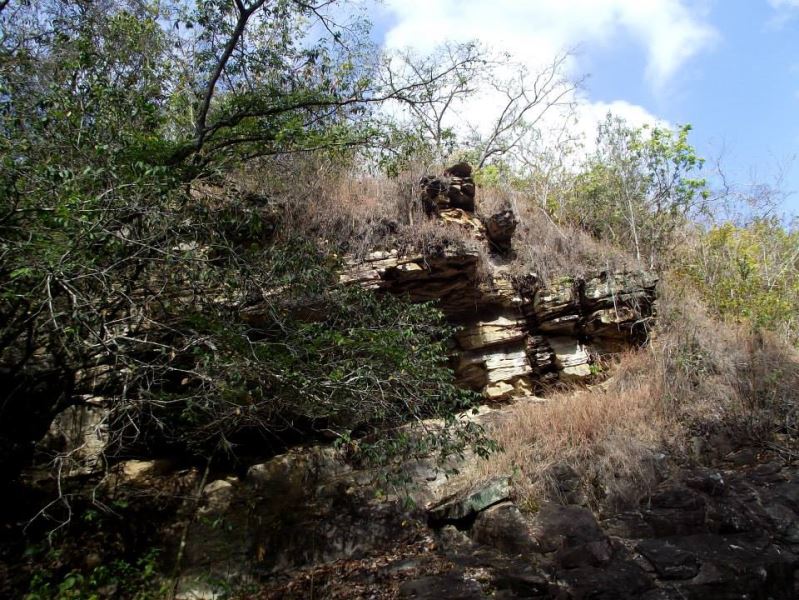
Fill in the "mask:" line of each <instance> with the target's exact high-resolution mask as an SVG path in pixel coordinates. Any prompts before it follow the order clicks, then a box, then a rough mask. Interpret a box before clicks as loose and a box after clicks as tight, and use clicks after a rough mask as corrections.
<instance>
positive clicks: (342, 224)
mask: <svg viewBox="0 0 799 600" xmlns="http://www.w3.org/2000/svg"><path fill="white" fill-rule="evenodd" d="M440 170H441V169H440V168H439V167H431V166H428V165H417V166H415V167H413V168H411V169H408V170H406V171H405V172H403V173H402V174H400V176H398V177H396V178H388V177H386V176H385V175H380V174H378V175H371V174H367V173H363V172H359V171H357V170H356V169H349V170H348V169H342V168H341V165H338V164H335V163H333V162H331V161H324V160H320V159H319V158H318V157H308V158H298V157H292V158H290V159H286V158H281V159H270V160H269V161H268V162H264V163H263V164H262V165H261V166H260V167H259V168H257V169H250V170H248V171H247V172H243V173H239V174H237V175H236V177H235V180H236V187H237V188H238V189H240V190H242V191H244V192H248V193H255V194H257V195H260V196H262V197H265V198H267V199H268V200H269V201H270V202H272V203H273V204H275V205H276V206H279V207H280V209H281V211H282V212H283V214H284V218H283V219H282V221H283V223H284V225H283V227H284V228H285V229H287V230H289V231H290V232H292V233H299V234H301V235H304V236H307V237H309V238H314V239H318V240H320V241H323V243H325V244H327V245H328V247H329V248H330V249H331V250H332V251H334V252H336V253H340V254H347V255H350V256H353V257H355V258H360V257H363V256H365V255H366V254H367V253H369V252H371V251H373V250H379V249H396V250H398V251H399V252H400V253H405V254H413V253H429V252H435V251H438V250H440V249H442V248H444V247H460V248H468V249H471V250H476V251H479V252H485V251H486V244H484V243H481V242H478V241H476V240H475V239H474V237H473V236H472V235H471V233H470V232H469V231H468V230H466V229H464V228H462V227H459V226H457V225H453V224H447V223H442V222H441V221H440V220H435V219H431V218H429V217H427V216H426V215H425V214H424V212H423V210H422V207H421V203H420V202H419V201H418V198H419V196H420V193H421V190H420V188H419V180H420V179H421V177H422V176H424V175H426V174H430V173H436V172H440ZM287 182H288V183H287ZM476 205H477V206H476V208H477V210H476V212H477V215H478V216H480V217H488V216H490V215H492V214H495V213H497V212H500V211H502V210H505V209H508V208H510V209H511V210H513V212H514V213H515V215H516V217H517V219H518V222H519V224H518V227H517V229H516V233H515V235H514V239H513V247H514V254H513V255H512V256H511V257H509V259H508V271H509V272H510V273H511V274H512V275H516V276H525V275H527V274H529V273H535V274H536V275H538V277H540V278H541V279H543V280H544V281H548V280H552V279H554V278H557V277H559V276H562V275H564V274H569V275H576V276H580V275H585V274H589V273H596V272H598V271H603V270H619V269H631V268H635V267H636V264H635V261H634V260H633V259H632V258H631V257H630V256H629V255H628V254H626V253H625V252H623V251H622V250H620V249H618V248H616V247H614V246H613V245H610V244H607V243H602V242H600V241H598V240H596V239H595V238H593V237H592V236H591V235H590V234H588V233H587V232H585V231H583V230H581V229H579V228H577V227H573V226H570V225H568V224H556V223H555V222H554V221H553V220H552V219H551V218H550V216H549V215H548V214H547V213H546V212H545V211H544V210H543V209H542V208H540V206H538V204H537V203H536V202H534V201H533V200H532V199H531V198H530V197H529V196H528V195H526V194H525V193H523V192H519V191H516V190H512V189H510V188H509V187H479V188H478V191H477V200H476Z"/></svg>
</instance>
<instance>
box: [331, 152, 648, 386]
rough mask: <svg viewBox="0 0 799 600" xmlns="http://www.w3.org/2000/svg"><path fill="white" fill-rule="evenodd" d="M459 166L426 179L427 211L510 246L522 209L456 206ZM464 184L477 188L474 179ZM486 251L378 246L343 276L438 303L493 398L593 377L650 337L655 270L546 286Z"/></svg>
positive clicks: (465, 366)
mask: <svg viewBox="0 0 799 600" xmlns="http://www.w3.org/2000/svg"><path fill="white" fill-rule="evenodd" d="M467 166H468V165H467ZM455 174H458V175H457V176H458V177H460V178H461V179H465V178H466V177H470V175H471V171H470V170H467V169H466V168H465V167H464V166H463V165H455V166H453V167H451V168H450V169H449V170H448V171H447V172H446V173H445V175H444V176H443V177H440V178H434V177H429V178H425V179H426V180H427V183H426V186H424V185H423V197H422V198H421V201H422V202H423V203H429V202H431V201H433V200H435V210H433V211H432V212H431V217H430V218H435V219H439V220H440V221H442V226H444V224H445V223H450V224H454V225H456V226H459V227H462V228H463V229H464V230H465V231H467V232H469V234H470V235H471V237H472V238H473V239H474V241H475V243H476V244H484V245H485V246H486V250H487V251H488V254H489V255H490V254H491V253H495V254H505V253H507V252H508V251H510V249H511V241H512V236H513V232H514V230H515V226H516V217H515V216H514V215H513V213H512V212H510V211H503V212H502V213H499V214H497V215H492V216H489V217H487V218H483V219H479V218H477V217H476V216H475V215H474V214H472V213H471V212H470V210H468V209H466V208H462V207H453V204H452V202H451V198H450V196H449V195H448V194H449V191H448V190H449V189H451V188H450V187H447V185H449V184H448V183H447V182H448V181H450V180H449V179H448V178H451V177H453V176H454V175H455ZM423 183H424V180H423ZM459 185H460V184H459ZM460 189H461V192H462V189H463V187H462V186H461V188H460ZM467 189H468V190H469V194H473V191H474V190H473V187H470V188H467ZM461 192H459V193H461ZM472 197H473V196H472ZM485 255H486V253H485V252H483V253H481V252H478V251H477V250H475V249H466V248H460V249H459V248H449V249H445V250H443V251H441V252H438V253H437V254H434V255H421V254H420V255H415V256H401V255H399V253H397V252H396V251H391V252H374V253H372V254H371V255H369V256H367V257H366V258H365V259H361V260H354V259H351V260H350V261H349V267H348V269H347V270H346V271H345V272H344V273H343V274H342V275H341V281H342V282H344V283H351V284H359V285H364V286H366V287H369V288H373V289H375V290H382V291H384V292H388V293H392V294H397V295H401V296H404V297H408V298H409V299H410V300H411V301H430V300H435V301H437V302H438V305H439V307H440V308H441V309H442V310H443V311H444V313H445V314H446V315H447V316H448V317H450V318H451V319H452V320H453V321H454V322H456V323H458V324H459V325H460V326H461V327H462V329H461V331H460V332H459V333H458V334H457V335H456V336H455V343H456V345H457V351H456V354H457V356H456V357H455V360H454V361H453V362H454V368H455V372H456V374H457V376H458V378H459V381H460V383H461V384H462V385H465V386H468V387H471V388H473V389H476V390H480V391H482V392H483V393H484V395H485V396H486V397H487V398H489V399H502V398H507V397H511V396H525V395H529V394H532V393H533V392H534V390H535V389H536V388H537V387H539V386H541V385H544V384H548V383H552V382H554V381H557V380H560V381H579V380H583V379H586V378H589V377H592V376H593V375H594V374H595V373H596V372H597V371H598V370H600V369H599V368H600V366H601V360H602V358H603V357H605V356H607V355H609V354H613V353H616V352H619V351H621V350H624V349H625V348H628V347H629V346H631V345H637V344H641V343H643V342H644V341H645V340H646V338H647V336H648V332H649V329H650V327H651V324H652V321H653V319H654V316H655V300H656V284H657V275H656V274H655V273H653V272H649V271H624V272H601V273H597V274H595V275H594V276H590V277H571V276H564V277H562V278H560V279H557V280H555V281H552V282H551V283H549V284H548V285H544V284H543V283H541V281H540V279H539V278H538V277H537V275H536V274H535V273H530V274H528V275H527V276H524V277H518V276H516V277H511V276H510V275H509V274H508V273H507V272H506V271H505V268H504V267H501V266H496V265H495V263H494V261H491V260H488V261H486V260H485V259H481V256H485ZM496 262H497V263H499V262H501V261H496Z"/></svg>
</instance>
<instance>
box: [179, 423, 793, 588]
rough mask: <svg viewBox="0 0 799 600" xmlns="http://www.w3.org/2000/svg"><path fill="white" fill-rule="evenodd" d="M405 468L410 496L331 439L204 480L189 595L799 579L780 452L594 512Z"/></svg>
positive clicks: (741, 584) (778, 583)
mask: <svg viewBox="0 0 799 600" xmlns="http://www.w3.org/2000/svg"><path fill="white" fill-rule="evenodd" d="M497 412H500V411H497ZM487 414H489V415H490V414H491V413H487ZM466 460H468V459H466ZM407 466H408V473H409V474H410V475H411V476H412V479H413V481H414V482H415V487H414V488H412V490H411V495H412V498H413V500H414V501H415V503H416V504H415V508H411V509H403V508H402V505H401V503H400V502H398V500H399V499H398V498H396V497H391V496H388V497H382V498H381V497H375V495H374V494H373V493H372V492H371V491H370V490H371V487H370V486H371V481H372V480H371V478H370V477H369V474H368V473H365V472H362V471H357V470H353V469H351V468H349V467H345V466H342V465H341V464H340V463H338V462H337V461H336V460H335V458H334V456H333V454H332V452H331V451H329V450H325V449H321V448H313V449H309V450H305V451H297V452H292V453H289V454H287V455H283V456H278V457H275V458H273V459H272V460H270V461H268V462H266V463H263V464H259V465H255V466H253V467H251V468H250V469H249V471H248V472H247V474H246V476H245V477H244V478H243V479H241V480H240V479H237V478H230V477H228V478H226V479H217V480H215V481H212V482H210V483H208V484H207V485H206V486H205V488H204V490H203V494H202V499H201V502H200V507H199V514H200V518H198V519H197V520H196V522H195V523H193V524H192V526H191V530H190V535H189V536H188V539H187V551H186V555H185V563H184V567H185V568H184V576H183V578H182V579H181V587H180V589H181V591H182V595H180V596H179V597H185V598H189V597H191V593H198V592H201V593H210V592H211V591H210V590H207V589H204V588H203V587H202V586H203V585H204V584H203V581H207V579H208V575H209V574H211V575H213V574H218V575H219V576H225V577H232V576H235V575H239V576H241V577H243V578H245V579H249V580H260V581H261V582H262V585H266V586H267V588H269V586H272V585H273V586H274V590H275V593H276V594H279V595H280V596H281V597H292V598H293V597H296V598H302V597H307V595H308V593H309V592H308V590H307V589H306V590H305V591H304V592H303V591H301V589H298V587H297V586H299V588H302V585H303V583H302V582H307V581H308V580H309V579H315V580H316V584H315V585H317V586H319V588H318V589H319V590H324V589H327V590H328V591H329V590H330V589H333V588H336V587H337V586H339V589H340V586H344V589H346V590H347V591H346V592H345V591H343V590H342V591H340V594H339V595H337V596H335V597H397V596H399V597H400V598H430V599H433V598H447V599H451V598H474V599H482V598H494V597H502V598H530V597H535V598H562V599H578V598H644V599H647V600H655V599H671V598H675V599H676V598H696V599H704V598H763V599H766V598H774V599H784V600H788V599H792V598H795V597H796V593H797V591H799V587H797V582H799V580H797V579H796V575H797V574H798V573H799V558H797V552H799V528H797V525H796V523H797V518H799V483H797V481H799V478H798V477H799V472H798V471H797V469H796V466H795V465H790V464H787V465H786V464H785V463H784V462H783V461H780V460H773V457H772V459H769V458H768V457H763V460H761V461H760V462H757V461H756V462H755V463H752V464H747V465H745V466H743V467H742V466H741V465H739V464H737V462H735V461H730V460H725V461H723V462H722V463H721V464H719V465H718V466H717V467H716V468H713V469H711V468H693V469H677V470H673V471H671V472H670V474H669V475H666V474H665V473H664V475H663V478H662V479H661V480H660V483H659V484H657V486H656V487H655V488H654V489H653V490H651V492H650V493H648V494H647V495H645V496H644V498H643V499H642V500H641V501H640V503H638V505H637V506H633V507H632V508H630V509H625V510H624V511H622V512H614V511H608V512H600V515H599V516H597V515H596V514H594V513H593V512H592V511H591V510H589V509H588V508H586V507H585V506H579V505H575V504H567V503H564V504H561V503H555V502H545V503H543V504H541V505H540V506H538V507H533V510H529V508H530V507H528V510H527V511H522V510H520V508H519V507H518V506H517V505H516V504H515V503H514V501H513V499H512V498H513V487H512V478H510V479H509V478H508V477H496V478H494V479H491V480H489V481H487V482H485V483H484V484H482V485H478V486H475V487H471V488H468V489H463V490H460V491H458V490H456V491H455V493H449V492H451V489H450V488H451V485H452V484H451V482H448V480H447V477H446V476H445V475H444V473H443V472H442V471H441V470H439V469H436V468H435V467H433V463H432V462H430V463H428V462H425V461H422V462H420V463H418V464H408V465H407ZM565 501H567V502H568V498H565ZM203 577H205V580H204V579H203ZM270 582H271V583H270ZM325 586H329V587H325ZM360 586H365V587H363V588H362V587H360ZM360 589H363V590H364V592H365V591H366V590H371V591H373V592H374V591H376V590H380V592H381V594H383V593H385V596H383V595H377V596H369V595H367V594H366V593H364V594H358V593H355V592H356V591H357V590H360ZM292 590H293V593H289V592H291V591H292ZM391 590H395V592H394V593H390V592H391ZM320 593H321V597H332V596H325V593H324V592H320ZM264 597H271V596H269V595H266V596H264Z"/></svg>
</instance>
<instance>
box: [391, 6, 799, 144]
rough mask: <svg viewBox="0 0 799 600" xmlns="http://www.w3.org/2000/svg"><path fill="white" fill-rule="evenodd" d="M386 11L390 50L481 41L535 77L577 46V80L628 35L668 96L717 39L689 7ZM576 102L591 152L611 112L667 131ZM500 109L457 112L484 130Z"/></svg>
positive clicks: (487, 104) (613, 107)
mask: <svg viewBox="0 0 799 600" xmlns="http://www.w3.org/2000/svg"><path fill="white" fill-rule="evenodd" d="M797 1H799V0H797ZM385 4H386V7H387V8H388V10H389V11H390V13H391V14H392V15H393V17H394V24H393V26H391V27H390V28H389V29H388V30H387V32H386V34H385V45H386V47H387V48H389V49H404V48H413V49H415V50H417V51H420V52H427V51H431V50H433V49H434V48H435V47H437V46H439V45H440V44H441V43H442V42H444V41H470V40H479V41H480V42H482V43H484V44H485V45H486V46H488V47H490V48H492V49H495V50H500V51H507V52H509V53H510V54H511V55H512V56H513V57H514V59H515V60H516V61H519V62H520V63H522V64H524V65H526V66H528V67H529V68H530V70H531V71H532V72H537V71H539V70H540V69H541V67H542V66H543V65H545V64H548V63H551V61H552V59H553V58H554V57H555V56H556V55H558V54H559V53H561V52H563V51H564V50H567V49H569V48H574V47H577V46H579V47H580V53H577V54H575V55H572V56H571V57H570V58H569V60H568V62H567V63H566V64H565V68H566V70H567V72H568V73H569V74H571V75H573V76H580V75H581V72H580V65H579V60H580V55H581V54H583V55H584V54H585V53H587V52H589V51H590V50H591V49H592V48H597V47H602V46H609V45H612V44H613V43H614V42H615V40H616V39H618V38H619V37H621V36H627V39H630V38H631V39H632V40H634V42H635V44H637V45H638V47H640V48H641V52H642V53H643V54H644V56H645V57H646V71H645V73H641V74H639V75H638V76H639V77H645V78H646V80H647V81H648V82H649V84H650V85H651V86H652V88H653V89H654V90H656V91H663V90H664V89H665V87H666V86H667V84H668V83H669V82H670V81H671V80H672V79H673V78H674V76H675V75H676V74H677V73H678V72H679V70H680V69H681V68H682V67H683V66H684V65H685V64H686V63H687V61H688V60H690V59H691V58H692V57H694V56H695V55H696V54H697V53H699V52H701V51H702V50H704V49H706V48H708V47H709V46H710V45H711V44H712V43H713V42H714V40H715V39H716V37H717V33H716V31H715V30H714V29H713V28H712V27H710V26H709V25H708V24H707V23H705V22H704V21H703V18H702V15H701V14H699V13H698V12H696V10H691V9H689V8H688V7H687V5H686V2H685V1H684V0H494V1H493V2H491V3H488V2H485V0H385ZM694 6H696V3H694ZM571 99H573V100H574V103H575V106H576V117H577V125H576V127H575V129H576V133H578V134H580V135H581V136H582V137H583V139H584V140H585V143H586V146H587V147H590V146H592V143H593V140H594V138H595V136H596V126H597V123H598V122H600V121H602V120H604V118H605V116H606V114H607V113H608V112H612V113H613V114H614V115H617V116H620V117H623V118H624V119H626V120H627V121H628V122H629V123H630V124H631V125H633V126H640V125H643V124H653V125H654V124H657V125H668V123H665V122H664V121H663V120H661V119H659V118H658V117H657V116H655V115H653V114H651V113H650V112H649V111H647V110H646V109H644V108H643V107H641V106H638V105H635V104H632V103H630V102H627V101H624V100H621V99H620V100H616V101H613V102H593V101H591V99H590V98H589V97H588V96H586V95H585V94H584V93H577V94H574V95H573V96H572V97H571ZM502 103H503V100H502V98H501V97H498V96H497V95H496V94H491V93H486V92H485V91H483V93H481V94H479V95H478V96H477V97H475V98H472V99H471V100H470V101H469V102H467V103H466V104H464V105H462V106H458V107H456V112H457V113H458V115H457V118H458V119H459V120H463V121H466V122H468V123H469V124H470V125H471V126H472V127H475V128H477V129H478V130H483V131H484V130H485V129H486V128H487V127H490V126H491V124H492V120H493V118H495V116H496V115H497V114H499V112H498V111H499V110H500V109H501V106H502ZM561 116H562V115H558V114H550V115H548V116H547V117H546V119H545V121H544V122H542V123H541V125H542V128H543V129H546V128H548V127H551V128H552V129H555V130H556V129H558V127H559V125H558V123H559V118H561ZM560 122H562V121H560ZM450 124H452V125H455V123H450Z"/></svg>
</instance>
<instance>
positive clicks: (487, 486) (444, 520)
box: [427, 476, 511, 527]
mask: <svg viewBox="0 0 799 600" xmlns="http://www.w3.org/2000/svg"><path fill="white" fill-rule="evenodd" d="M510 493H511V485H510V479H509V478H508V477H504V476H503V477H495V478H493V479H490V480H488V481H486V482H484V483H481V484H479V485H477V486H475V487H473V488H471V489H468V490H465V491H462V492H458V493H456V494H453V495H451V496H449V497H448V498H445V499H444V500H443V501H442V502H440V503H438V504H437V505H435V506H433V507H432V508H430V509H428V511H427V518H428V523H429V524H430V525H431V526H432V527H442V526H444V525H446V524H454V523H459V522H463V521H467V520H470V519H474V518H475V517H476V516H477V514H478V513H479V512H481V511H483V510H485V509H486V508H488V507H489V506H492V505H494V504H498V503H499V502H502V501H504V500H507V499H508V498H510Z"/></svg>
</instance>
